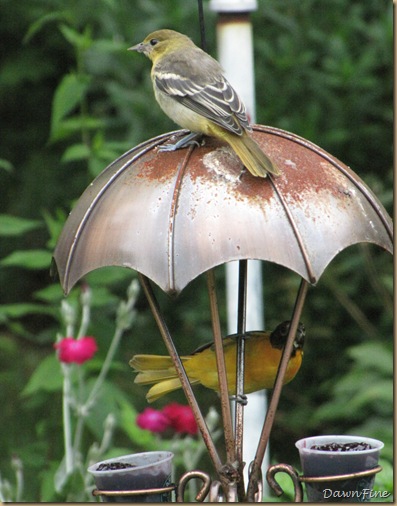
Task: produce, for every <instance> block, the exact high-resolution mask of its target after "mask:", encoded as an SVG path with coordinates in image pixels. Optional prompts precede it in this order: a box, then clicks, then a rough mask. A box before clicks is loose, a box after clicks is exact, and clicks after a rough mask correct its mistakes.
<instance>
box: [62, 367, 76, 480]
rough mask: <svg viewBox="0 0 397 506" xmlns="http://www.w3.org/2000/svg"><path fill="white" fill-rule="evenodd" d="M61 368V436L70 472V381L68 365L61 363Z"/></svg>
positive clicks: (71, 452) (71, 459)
mask: <svg viewBox="0 0 397 506" xmlns="http://www.w3.org/2000/svg"><path fill="white" fill-rule="evenodd" d="M62 369H63V399H62V403H63V405H62V413H63V438H64V447H65V467H66V474H67V475H68V474H71V473H72V471H73V460H74V459H73V444H72V423H71V417H70V400H71V381H70V367H69V366H67V365H65V364H62Z"/></svg>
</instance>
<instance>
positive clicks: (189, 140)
mask: <svg viewBox="0 0 397 506" xmlns="http://www.w3.org/2000/svg"><path fill="white" fill-rule="evenodd" d="M200 136H201V134H197V133H195V132H191V133H190V134H188V135H185V137H182V139H179V141H177V142H175V144H163V145H162V146H159V151H176V150H177V149H181V148H186V147H187V146H190V145H192V144H195V145H196V146H200V143H199V142H198V141H197V138H199V137H200Z"/></svg>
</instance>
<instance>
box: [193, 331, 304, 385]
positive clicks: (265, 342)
mask: <svg viewBox="0 0 397 506" xmlns="http://www.w3.org/2000/svg"><path fill="white" fill-rule="evenodd" d="M281 355H282V350H279V349H276V348H273V347H272V346H271V344H270V341H269V338H268V336H266V337H264V336H263V334H262V335H259V334H258V335H257V336H256V335H255V334H254V335H253V336H251V337H250V338H248V339H246V342H245V366H244V391H245V393H250V392H255V391H257V390H261V389H263V388H273V386H274V381H275V378H276V374H277V369H278V366H279V363H280V360H281ZM302 355H303V352H302V350H298V351H297V352H296V354H295V355H294V356H293V357H292V358H291V359H290V361H289V364H288V368H287V372H286V375H285V379H284V384H286V383H288V382H289V381H291V380H292V379H293V378H294V376H295V374H296V373H297V372H298V370H299V368H300V366H301V363H302ZM224 356H225V363H226V370H227V383H228V389H229V394H235V393H236V392H235V388H236V346H235V340H234V339H226V340H225V343H224ZM184 365H185V369H186V372H187V374H188V376H189V378H190V380H191V381H192V380H198V381H199V382H200V383H201V384H202V385H204V386H206V387H207V388H211V389H213V390H218V374H217V367H216V357H215V352H214V349H213V347H211V348H207V349H206V350H204V351H202V352H200V353H197V354H195V355H192V356H191V358H190V359H189V360H187V361H186V362H184Z"/></svg>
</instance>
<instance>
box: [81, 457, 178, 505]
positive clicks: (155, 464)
mask: <svg viewBox="0 0 397 506" xmlns="http://www.w3.org/2000/svg"><path fill="white" fill-rule="evenodd" d="M173 457H174V454H173V453H171V452H146V453H135V454H132V455H124V456H122V457H117V458H113V459H108V460H103V461H102V462H97V463H96V464H94V465H92V466H90V467H89V468H88V472H89V473H91V474H92V475H93V476H94V479H95V484H96V486H97V488H98V491H99V492H98V495H101V497H102V501H104V502H171V491H159V492H157V493H155V494H153V493H150V489H161V488H164V487H168V486H169V485H170V483H171V470H172V459H173ZM112 463H113V464H114V463H121V464H131V465H132V466H133V467H128V468H125V469H113V470H98V467H99V466H100V465H101V464H112ZM130 490H131V491H137V490H147V493H145V492H143V493H142V494H139V495H123V494H120V495H107V494H101V493H100V492H101V491H105V492H107V491H110V492H112V491H114V492H123V491H130Z"/></svg>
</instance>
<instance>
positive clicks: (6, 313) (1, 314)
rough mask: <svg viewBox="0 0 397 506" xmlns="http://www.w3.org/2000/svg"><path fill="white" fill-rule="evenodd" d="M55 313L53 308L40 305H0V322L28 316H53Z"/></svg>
mask: <svg viewBox="0 0 397 506" xmlns="http://www.w3.org/2000/svg"><path fill="white" fill-rule="evenodd" d="M55 312H56V309H55V308H51V307H48V306H43V305H41V304H29V303H21V304H2V305H0V321H5V320H7V319H8V318H22V317H24V316H26V315H30V314H48V315H53V314H54V313H55Z"/></svg>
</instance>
